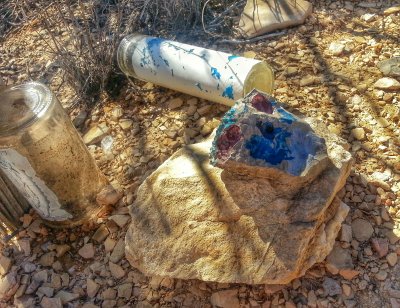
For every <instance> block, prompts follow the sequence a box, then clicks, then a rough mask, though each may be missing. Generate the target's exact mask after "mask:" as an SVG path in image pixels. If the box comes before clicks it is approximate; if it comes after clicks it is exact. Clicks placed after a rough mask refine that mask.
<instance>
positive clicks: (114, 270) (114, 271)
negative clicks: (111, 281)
mask: <svg viewBox="0 0 400 308" xmlns="http://www.w3.org/2000/svg"><path fill="white" fill-rule="evenodd" d="M108 266H109V267H110V272H111V275H113V276H114V278H115V279H120V278H122V277H124V276H125V271H124V269H123V268H122V267H121V266H119V265H118V264H115V263H112V262H110V263H109V264H108Z"/></svg>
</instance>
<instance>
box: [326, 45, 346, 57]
mask: <svg viewBox="0 0 400 308" xmlns="http://www.w3.org/2000/svg"><path fill="white" fill-rule="evenodd" d="M345 47H346V46H345V45H344V44H343V43H340V42H332V43H331V44H330V45H329V52H330V53H331V54H332V55H334V56H340V55H341V54H342V53H343V52H344V48H345Z"/></svg>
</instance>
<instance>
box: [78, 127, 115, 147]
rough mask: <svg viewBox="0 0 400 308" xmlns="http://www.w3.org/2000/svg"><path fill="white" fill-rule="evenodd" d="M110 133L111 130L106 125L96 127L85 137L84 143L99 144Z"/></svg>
mask: <svg viewBox="0 0 400 308" xmlns="http://www.w3.org/2000/svg"><path fill="white" fill-rule="evenodd" d="M109 131H110V128H109V127H108V126H107V125H106V123H100V124H98V125H95V126H93V127H92V128H90V129H89V131H88V132H87V133H86V134H85V135H84V136H83V142H85V144H87V145H91V144H95V143H98V142H100V141H101V139H103V137H104V136H106V135H107V134H108V132H109Z"/></svg>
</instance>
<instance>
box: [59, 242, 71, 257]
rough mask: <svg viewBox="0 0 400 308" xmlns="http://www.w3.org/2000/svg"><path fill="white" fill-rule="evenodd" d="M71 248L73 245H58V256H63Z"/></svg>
mask: <svg viewBox="0 0 400 308" xmlns="http://www.w3.org/2000/svg"><path fill="white" fill-rule="evenodd" d="M70 250H71V246H69V245H67V244H63V245H57V246H56V253H57V258H60V257H62V256H63V255H65V254H66V253H67V252H68V251H70Z"/></svg>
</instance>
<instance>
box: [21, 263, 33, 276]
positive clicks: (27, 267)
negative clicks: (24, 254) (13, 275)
mask: <svg viewBox="0 0 400 308" xmlns="http://www.w3.org/2000/svg"><path fill="white" fill-rule="evenodd" d="M22 269H23V270H24V272H25V273H27V274H29V273H32V272H34V271H35V270H36V265H35V264H33V263H32V262H25V263H23V264H22Z"/></svg>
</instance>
